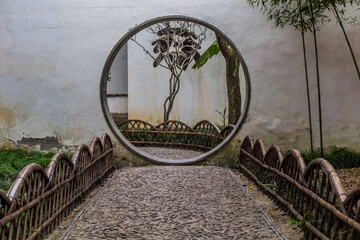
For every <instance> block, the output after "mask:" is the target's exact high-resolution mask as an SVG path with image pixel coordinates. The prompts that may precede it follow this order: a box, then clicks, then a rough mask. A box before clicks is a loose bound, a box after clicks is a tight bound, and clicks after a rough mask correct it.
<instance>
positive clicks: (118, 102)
mask: <svg viewBox="0 0 360 240" xmlns="http://www.w3.org/2000/svg"><path fill="white" fill-rule="evenodd" d="M107 100H108V105H109V109H110V112H111V113H128V97H126V96H121V97H108V99H107Z"/></svg>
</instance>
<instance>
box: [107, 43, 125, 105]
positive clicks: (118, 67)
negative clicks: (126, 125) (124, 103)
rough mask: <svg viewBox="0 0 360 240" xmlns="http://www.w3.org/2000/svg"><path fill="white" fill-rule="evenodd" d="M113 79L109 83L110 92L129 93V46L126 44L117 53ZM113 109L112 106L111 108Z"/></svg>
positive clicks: (112, 67)
mask: <svg viewBox="0 0 360 240" xmlns="http://www.w3.org/2000/svg"><path fill="white" fill-rule="evenodd" d="M110 73H111V80H110V81H108V83H107V93H108V94H127V93H128V47H127V44H125V45H124V46H123V47H122V48H121V50H120V51H119V53H118V54H117V55H116V57H115V59H114V62H113V64H112V66H111V69H110ZM110 109H111V108H110Z"/></svg>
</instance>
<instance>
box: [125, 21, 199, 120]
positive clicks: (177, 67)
mask: <svg viewBox="0 0 360 240" xmlns="http://www.w3.org/2000/svg"><path fill="white" fill-rule="evenodd" d="M147 31H148V32H150V33H153V34H155V35H157V36H158V38H157V39H156V40H155V41H153V42H152V44H151V45H152V46H154V49H153V52H154V53H155V54H157V57H156V58H155V57H154V56H153V55H152V54H151V53H150V52H149V51H148V50H147V49H146V48H145V47H144V46H142V45H141V44H140V43H139V42H137V40H136V37H133V38H132V39H131V40H132V41H134V42H135V43H136V44H137V45H139V46H140V47H141V48H142V49H143V50H144V51H145V52H146V53H147V54H148V55H149V56H150V57H151V58H152V59H153V60H154V63H153V66H154V67H155V68H156V67H158V66H161V67H163V68H166V69H168V70H169V71H170V78H169V96H168V97H167V98H166V99H165V102H164V122H165V121H168V120H169V117H170V112H171V110H172V108H173V106H174V101H175V97H176V95H177V94H178V92H179V90H180V76H181V74H182V73H183V72H184V71H186V69H187V67H188V65H189V64H190V63H191V62H192V61H193V60H195V61H196V60H197V59H198V58H199V57H200V54H199V53H198V50H199V49H200V48H201V44H202V42H203V41H204V40H205V38H206V28H205V27H203V26H200V25H198V24H195V23H191V22H183V21H172V22H162V23H158V24H155V25H153V26H151V27H149V28H147ZM162 62H164V64H163V63H162Z"/></svg>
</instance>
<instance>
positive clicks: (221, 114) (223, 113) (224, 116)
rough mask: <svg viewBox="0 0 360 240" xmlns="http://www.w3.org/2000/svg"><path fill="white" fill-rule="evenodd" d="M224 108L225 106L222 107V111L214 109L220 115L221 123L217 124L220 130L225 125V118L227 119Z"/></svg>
mask: <svg viewBox="0 0 360 240" xmlns="http://www.w3.org/2000/svg"><path fill="white" fill-rule="evenodd" d="M226 110H227V109H226V108H224V111H222V112H220V111H219V110H216V112H217V113H218V114H220V116H221V124H218V128H219V129H220V131H222V130H223V129H224V128H225V127H226V119H228V116H227V115H226Z"/></svg>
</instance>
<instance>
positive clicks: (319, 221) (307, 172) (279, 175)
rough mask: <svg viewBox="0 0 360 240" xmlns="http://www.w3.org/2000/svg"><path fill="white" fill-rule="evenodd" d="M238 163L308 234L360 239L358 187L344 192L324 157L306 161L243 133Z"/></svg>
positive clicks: (313, 237) (331, 237)
mask: <svg viewBox="0 0 360 240" xmlns="http://www.w3.org/2000/svg"><path fill="white" fill-rule="evenodd" d="M238 166H239V168H240V170H241V171H242V172H244V173H245V175H247V176H248V177H250V178H251V179H252V180H254V182H255V183H256V184H257V185H258V186H259V187H260V188H261V189H262V190H263V191H265V192H266V193H267V194H268V195H269V196H270V197H271V198H272V199H274V200H276V201H277V202H279V203H280V204H281V205H282V206H283V207H284V208H285V209H287V210H288V211H289V212H290V213H291V214H292V215H293V216H295V217H296V218H297V219H298V221H299V222H300V225H302V226H304V229H305V238H306V239H360V208H359V206H360V205H359V204H360V202H359V200H360V188H358V189H355V190H354V191H352V192H351V193H349V194H348V193H347V192H346V191H345V189H344V187H343V184H342V183H341V181H340V179H339V177H338V176H337V174H336V171H335V169H334V168H333V166H332V165H331V164H330V163H329V162H328V161H326V160H325V159H322V158H318V159H314V160H312V161H311V162H310V163H309V164H308V165H307V166H306V164H305V163H304V160H303V158H302V156H301V154H300V152H299V151H297V150H295V149H291V150H289V151H288V152H287V154H286V155H285V157H283V154H282V151H281V149H280V147H278V146H276V145H273V146H271V147H270V148H269V150H268V151H267V152H266V151H265V145H264V144H263V141H262V140H261V139H258V140H257V141H256V142H255V143H254V140H253V138H252V137H251V136H247V137H246V138H245V139H244V141H243V143H242V146H241V149H240V156H239V164H238Z"/></svg>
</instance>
